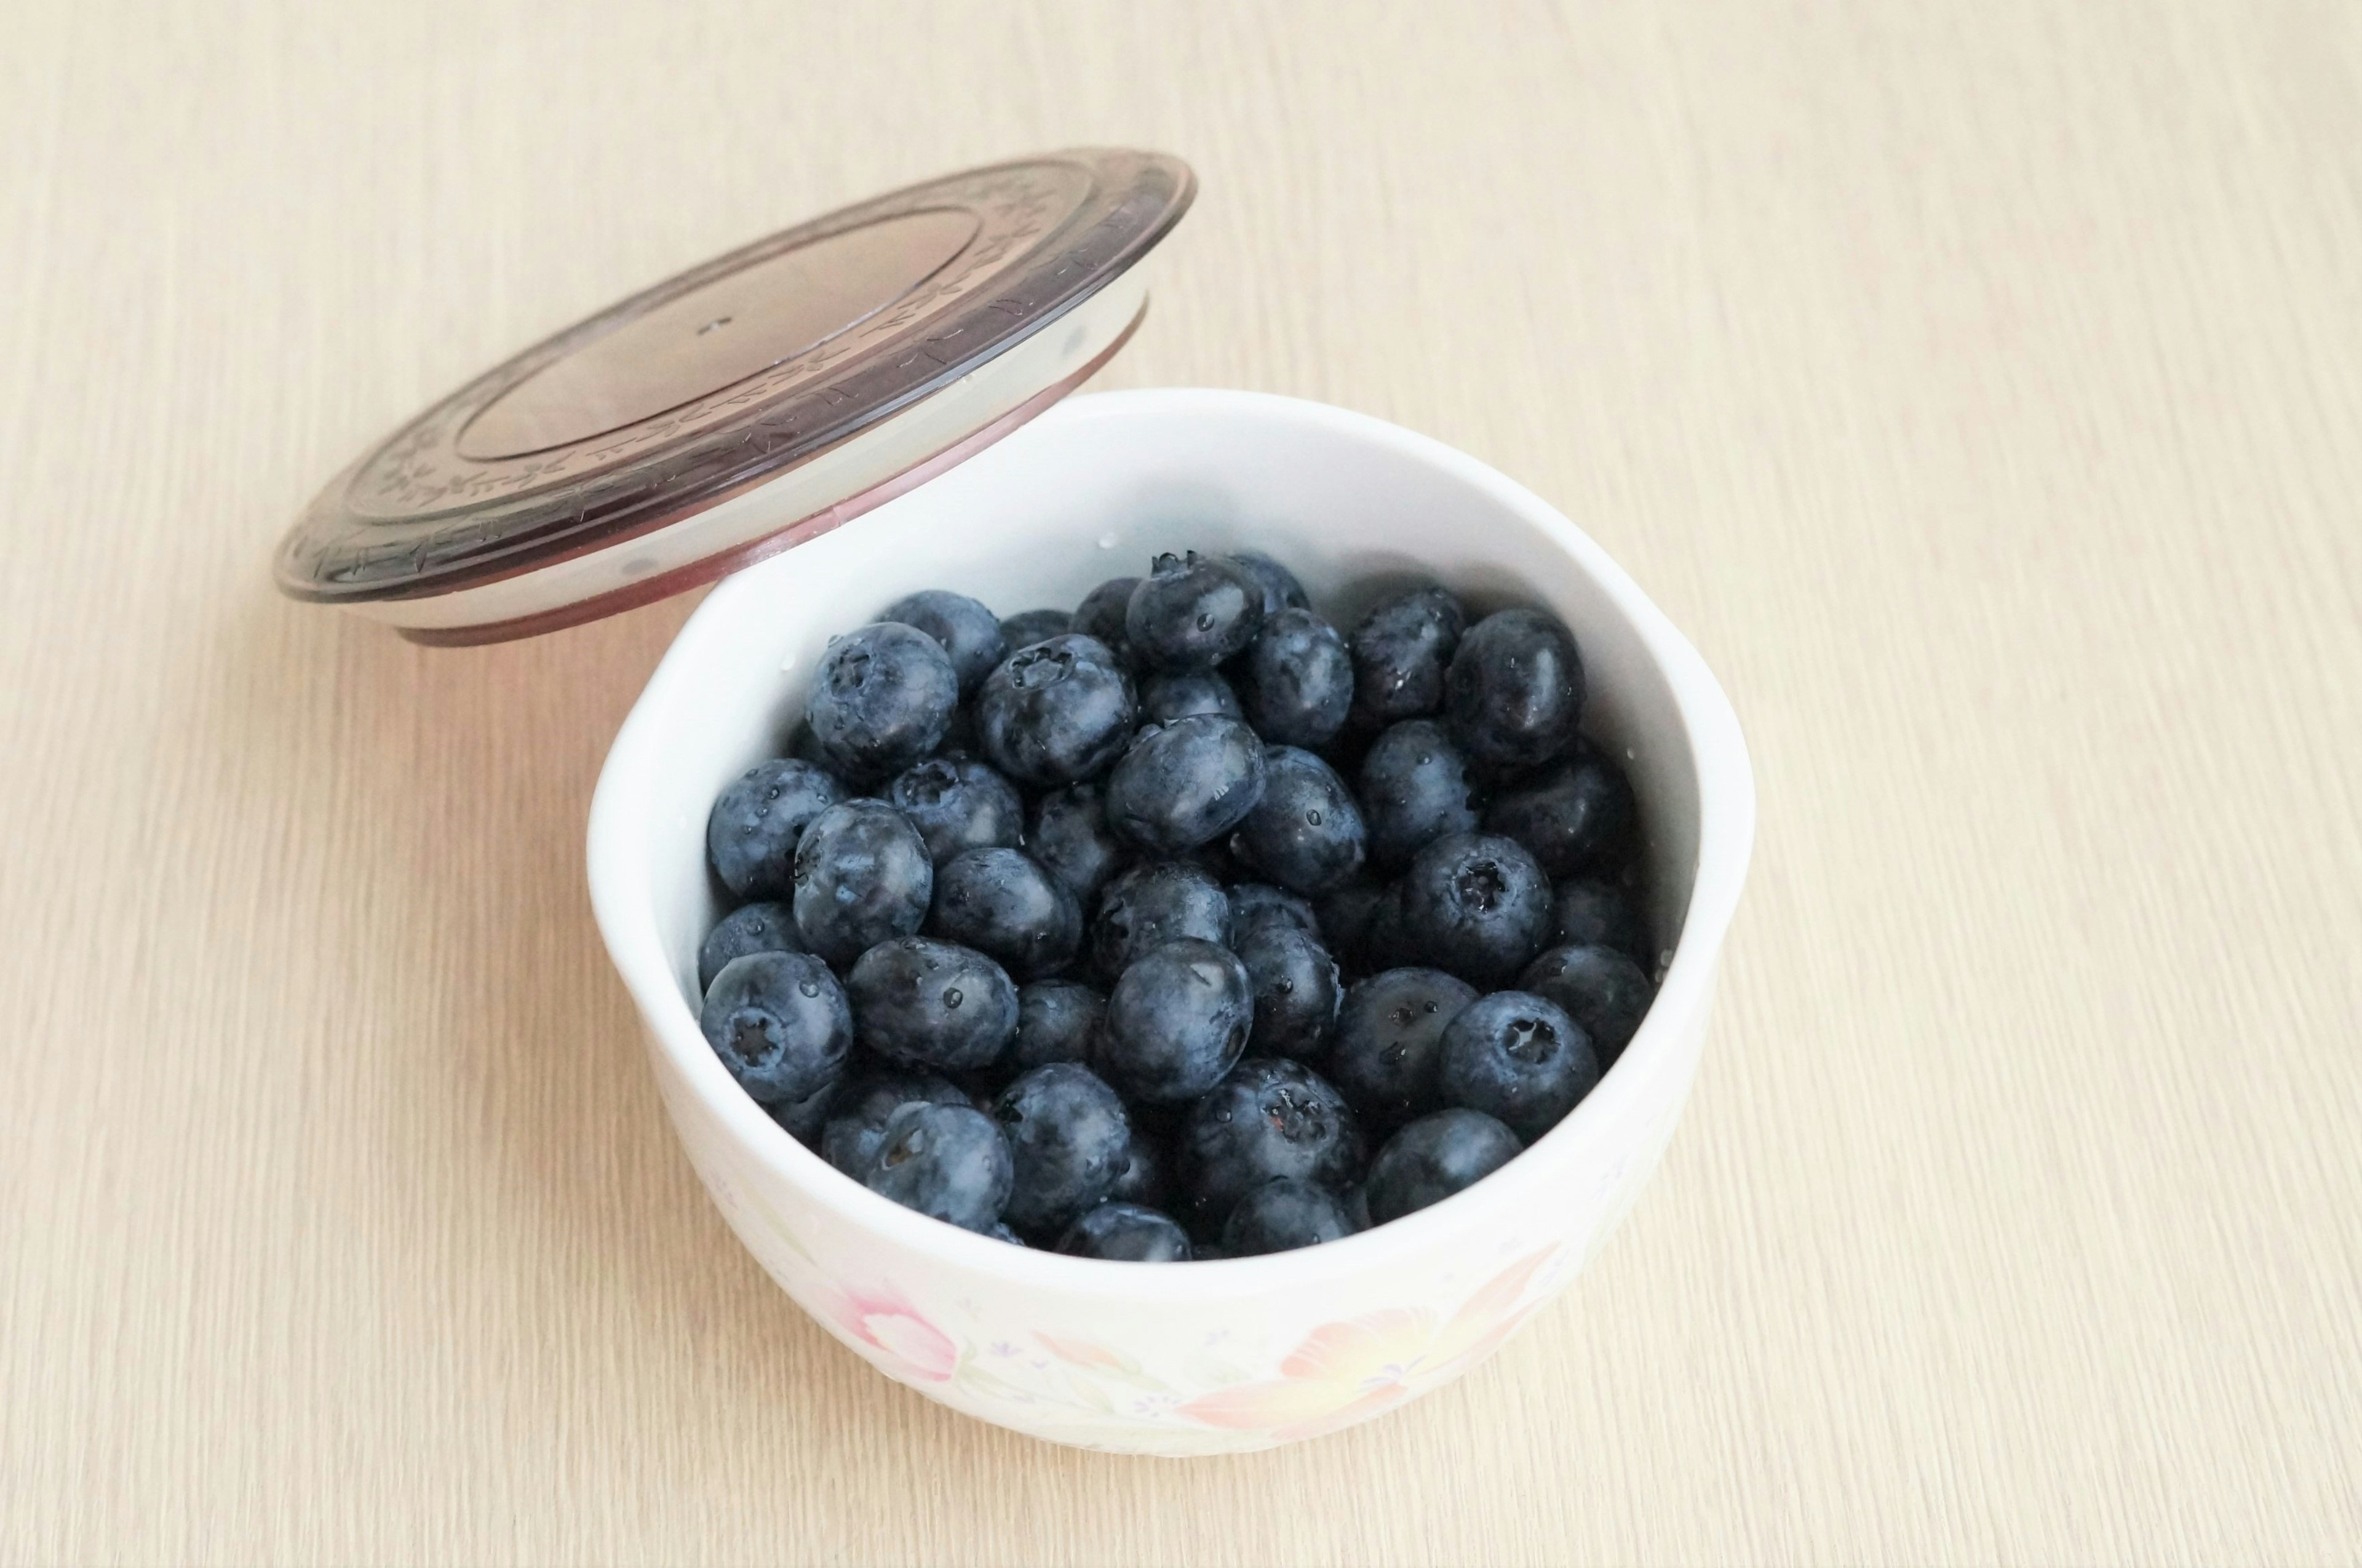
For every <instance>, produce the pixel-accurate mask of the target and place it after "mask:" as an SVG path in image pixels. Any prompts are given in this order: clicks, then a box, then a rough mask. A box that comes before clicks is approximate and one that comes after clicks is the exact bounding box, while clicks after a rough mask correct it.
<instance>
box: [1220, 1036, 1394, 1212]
mask: <svg viewBox="0 0 2362 1568" xmlns="http://www.w3.org/2000/svg"><path fill="white" fill-rule="evenodd" d="M1362 1154H1363V1148H1362V1131H1361V1123H1360V1121H1359V1120H1358V1119H1357V1118H1355V1116H1354V1115H1353V1112H1352V1108H1351V1107H1349V1106H1348V1105H1347V1104H1346V1103H1345V1099H1344V1097H1343V1096H1341V1095H1340V1094H1339V1093H1338V1092H1337V1090H1336V1088H1334V1087H1333V1086H1332V1085H1330V1083H1329V1082H1328V1081H1327V1080H1326V1079H1324V1078H1322V1077H1320V1076H1319V1074H1318V1073H1315V1072H1314V1071H1313V1070H1312V1069H1311V1068H1309V1067H1308V1066H1304V1064H1303V1063H1301V1062H1290V1061H1285V1060H1276V1059H1272V1058H1267V1057H1249V1058H1248V1059H1247V1060H1245V1061H1242V1062H1241V1063H1240V1064H1239V1065H1238V1066H1237V1068H1236V1069H1235V1070H1234V1071H1232V1072H1231V1074H1230V1076H1229V1077H1225V1078H1223V1079H1222V1080H1221V1081H1220V1083H1218V1084H1216V1085H1214V1086H1213V1087H1212V1088H1210V1089H1209V1090H1208V1091H1207V1092H1206V1093H1204V1094H1203V1095H1202V1096H1200V1097H1199V1099H1198V1102H1197V1103H1196V1104H1195V1105H1193V1106H1191V1107H1190V1108H1189V1118H1188V1121H1187V1122H1186V1123H1185V1124H1184V1125H1183V1127H1182V1132H1181V1146H1180V1156H1181V1158H1180V1165H1181V1183H1182V1187H1183V1189H1184V1190H1185V1191H1186V1192H1187V1195H1188V1205H1187V1218H1188V1223H1189V1229H1190V1231H1191V1232H1192V1233H1193V1234H1198V1235H1207V1236H1219V1235H1220V1234H1221V1230H1222V1222H1223V1221H1224V1220H1228V1219H1229V1218H1230V1214H1231V1205H1232V1204H1235V1203H1236V1202H1237V1201H1238V1200H1239V1199H1240V1198H1243V1197H1245V1196H1246V1195H1247V1194H1248V1193H1250V1192H1252V1191H1253V1190H1254V1189H1255V1188H1256V1187H1261V1186H1262V1185H1263V1184H1264V1183H1265V1182H1267V1181H1278V1180H1281V1179H1283V1178H1286V1179H1291V1180H1296V1181H1308V1182H1313V1183H1316V1184H1318V1185H1319V1186H1321V1187H1328V1188H1330V1189H1331V1190H1332V1191H1341V1190H1342V1189H1343V1188H1344V1187H1347V1186H1349V1185H1350V1184H1351V1183H1352V1182H1353V1181H1354V1180H1355V1179H1356V1178H1358V1177H1359V1176H1361V1174H1362Z"/></svg>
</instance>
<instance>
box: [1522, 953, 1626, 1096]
mask: <svg viewBox="0 0 2362 1568" xmlns="http://www.w3.org/2000/svg"><path fill="white" fill-rule="evenodd" d="M1518 989H1519V990H1521V991H1531V992H1533V993H1534V994H1535V995H1536V996H1539V997H1547V998H1549V999H1551V1001H1554V1002H1556V1003H1558V1005H1559V1006H1560V1007H1562V1008H1563V1009H1565V1010H1566V1015H1567V1016H1568V1017H1569V1018H1572V1019H1573V1020H1574V1021H1575V1022H1577V1023H1579V1024H1581V1025H1582V1026H1583V1032H1584V1033H1585V1034H1588V1035H1589V1036H1591V1048H1592V1050H1593V1051H1595V1052H1596V1053H1597V1054H1598V1056H1599V1066H1600V1069H1601V1071H1603V1072H1604V1071H1606V1069H1607V1068H1608V1067H1609V1066H1613V1065H1614V1064H1615V1061H1616V1058H1617V1057H1618V1056H1620V1055H1623V1054H1624V1047H1625V1046H1627V1045H1628V1044H1630V1043H1632V1036H1633V1035H1634V1034H1635V1033H1636V1032H1639V1028H1640V1020H1641V1019H1643V1018H1645V1017H1647V1016H1648V1012H1649V1004H1650V1002H1651V1001H1653V1000H1655V999H1656V995H1657V988H1656V987H1655V985H1653V984H1652V983H1650V979H1649V977H1648V976H1647V974H1645V973H1644V972H1642V970H1641V968H1640V966H1639V965H1638V964H1635V963H1634V962H1632V960H1631V958H1630V957H1629V956H1628V955H1626V954H1622V953H1618V952H1617V951H1616V950H1615V949H1614V948H1612V947H1553V948H1551V950H1550V951H1549V952H1547V953H1545V954H1543V955H1541V956H1540V957H1539V958H1537V959H1535V960H1534V961H1533V962H1532V963H1531V964H1529V965H1528V966H1527V967H1526V972H1525V973H1524V974H1523V975H1521V976H1519V977H1518Z"/></svg>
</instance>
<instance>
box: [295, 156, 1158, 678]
mask: <svg viewBox="0 0 2362 1568" xmlns="http://www.w3.org/2000/svg"><path fill="white" fill-rule="evenodd" d="M1195 190H1196V182H1195V180H1194V178H1193V177H1192V175H1191V174H1190V172H1189V169H1188V166H1187V164H1185V163H1183V162H1182V161H1181V160H1178V159H1175V158H1170V157H1166V156H1164V155H1163V154H1159V153H1151V152H1129V151H1120V150H1109V149H1081V150H1073V151H1065V152H1056V153H1049V154H1044V155H1043V156H1041V157H1037V158H1029V159H1025V160H1021V161H1018V162H1013V163H1005V164H999V165H995V166H994V167H991V168H988V169H978V170H974V171H969V172H967V173H964V174H955V175H952V176H949V177H947V178H944V179H940V180H933V181H930V182H926V183H924V184H921V185H913V186H911V187H910V188H908V189H906V190H901V191H898V192H895V193H892V194H891V195H886V196H880V197H877V199H875V200H872V201H868V202H864V203H862V204H859V205H857V206H852V207H847V208H844V210H842V211H839V212H835V213H832V214H830V215H827V216H825V217H822V218H816V219H813V220H812V221H811V222H809V223H804V224H800V225H798V226H795V227H793V228H790V229H787V230H784V231H782V232H780V233H778V234H775V235H772V236H770V237H768V238H766V239H760V240H757V241H756V242H755V243H754V244H752V245H748V246H745V247H744V248H740V249H738V250H735V251H733V252H731V253H730V254H729V255H726V256H723V257H720V258H718V259H714V260H712V261H709V262H707V263H706V264H704V265H703V266H701V267H698V268H695V269H692V270H691V271H687V272H684V273H682V274H680V275H679V277H676V278H673V279H671V280H669V281H668V282H663V283H659V284H657V286H656V287H654V288H651V289H648V290H646V291H644V292H642V293H638V294H635V295H634V296H632V297H631V298H630V299H627V300H624V301H623V302H622V303H620V304H615V305H613V306H611V307H609V308H608V309H606V310H604V311H602V312H600V313H599V314H598V315H594V316H591V317H590V319H589V320H587V321H584V322H582V323H580V324H579V325H578V326H572V327H569V328H568V329H567V330H566V331H564V332H561V333H559V334H557V336H556V337H551V338H549V339H547V340H546V341H545V342H542V343H539V344H536V345H535V346H534V347H533V348H528V349H526V350H525V351H524V353H522V354H519V355H517V356H516V357H515V358H514V359H510V360H508V361H507V362H506V363H504V364H502V365H500V366H498V367H496V368H495V369H493V370H489V371H487V372H486V373H484V374H483V375H481V376H479V377H477V378H476V379H475V380H474V381H470V382H469V383H468V384H467V385H466V386H464V387H461V388H460V389H459V390H458V392H453V393H452V394H451V395H449V396H448V397H446V398H444V399H443V400H442V401H441V402H439V403H436V404H435V405H434V406H432V407H430V408H428V409H426V410H425V412H424V413H422V414H419V415H417V417H415V418H414V419H412V420H411V421H410V422H409V423H408V424H406V425H403V427H402V428H401V429H399V430H397V431H395V432H394V433H393V434H392V436H389V437H388V438H387V439H386V440H384V441H383V442H381V443H380V444H379V445H378V446H377V447H375V448H373V449H372V450H370V452H369V453H368V454H367V455H365V456H363V457H362V458H360V460H359V461H358V462H356V463H354V464H353V465H352V467H351V468H349V469H346V470H345V472H344V473H342V474H340V475H338V476H337V479H336V480H335V481H334V482H332V483H331V484H330V485H329V486H328V487H327V488H326V490H324V491H321V493H320V495H319V496H318V498H317V499H315V501H314V502H312V504H311V507H310V508H309V509H308V510H307V511H306V512H305V513H304V517H303V518H302V519H301V521H299V522H298V523H297V524H296V525H295V526H294V527H293V528H292V529H291V530H289V532H288V534H287V536H286V538H285V539H284V540H282V541H281V545H280V547H279V554H278V559H277V577H278V581H279V585H280V587H281V590H282V591H285V592H286V593H288V594H290V595H291V596H292V597H294V598H297V599H304V600H310V601H314V602H320V603H327V604H337V605H341V606H344V607H347V608H349V609H352V610H354V611H356V612H358V613H362V614H365V615H369V616H370V617H372V618H374V619H378V620H382V621H386V622H388V623H390V624H393V625H394V626H395V627H396V628H397V629H399V630H400V631H402V633H403V635H405V636H410V637H414V638H416V639H418V640H420V641H425V642H436V643H472V642H491V641H499V640H502V639H504V638H509V637H516V636H527V635H534V634H535V633H538V632H543V631H549V630H554V629H556V628H557V627H559V626H565V625H571V624H576V623H579V622H581V621H585V620H590V619H593V618H596V617H598V616H601V615H608V614H613V613H615V612H617V611H619V610H624V609H629V608H631V607H633V606H635V605H638V604H644V603H646V602H650V601H652V600H655V599H658V598H661V597H663V596H665V595H667V594H670V593H676V592H679V591H681V590H683V589H686V588H690V587H694V586H696V585H698V584H700V583H703V582H709V581H712V580H713V579H715V578H718V577H720V576H722V575H723V574H724V573H726V572H729V571H733V570H735V569H738V568H739V567H742V566H745V565H746V564H748V563H749V562H751V561H754V560H757V559H760V558H762V557H764V556H766V555H769V554H772V553H774V552H776V551H778V550H781V549H785V548H788V547H791V546H793V545H795V544H798V543H800V542H801V541H802V540H804V539H807V538H811V537H812V536H815V535H818V534H821V533H823V532H825V531H827V530H828V529H829V528H832V527H834V526H835V525H838V524H839V523H842V522H844V521H845V520H846V519H847V518H849V517H853V516H855V515H857V514H858V513H861V512H863V511H866V510H867V509H868V508H869V507H871V506H874V505H877V503H878V502H882V501H885V500H887V499H889V498H890V497H892V496H894V495H896V494H900V492H901V491H904V490H907V489H909V488H911V486H912V485H914V484H917V483H919V482H921V481H922V480H924V479H925V478H927V477H928V476H929V475H932V474H933V473H937V472H940V471H942V469H944V468H945V467H947V466H949V465H951V464H953V463H955V462H958V461H960V460H962V459H963V458H966V457H967V456H968V455H970V454H971V453H973V452H975V451H977V450H978V449H979V448H981V447H984V446H986V445H988V444H989V443H990V442H992V441H995V440H998V439H999V437H1000V436H1003V435H1006V434H1007V433H1008V432H1009V431H1010V430H1012V429H1014V428H1016V427H1017V426H1018V425H1021V424H1023V423H1024V422H1025V420H1027V419H1029V418H1031V417H1032V415H1033V414H1038V413H1039V412H1041V410H1042V409H1043V408H1046V407H1048V406H1049V405H1050V404H1051V403H1054V402H1055V401H1057V399H1058V398H1060V397H1063V396H1064V395H1065V393H1066V392H1070V391H1072V390H1073V389H1074V388H1075V387H1076V386H1077V385H1079V384H1080V383H1081V382H1082V381H1084V380H1086V379H1087V377H1088V376H1089V375H1090V374H1091V373H1092V372H1093V371H1094V370H1098V367H1099V366H1100V365H1102V364H1104V363H1106V361H1107V360H1108V359H1109V357H1111V356H1112V355H1113V354H1114V353H1115V351H1116V350H1117V349H1118V348H1120V347H1121V346H1122V344H1123V341H1124V340H1125V339H1126V338H1127V337H1129V336H1130V335H1131V329H1132V328H1133V326H1136V325H1137V323H1138V321H1139V318H1140V315H1141V314H1142V312H1143V311H1144V310H1145V308H1146V293H1145V291H1144V288H1143V287H1142V282H1141V280H1140V279H1139V277H1138V276H1137V274H1134V273H1133V272H1132V271H1131V269H1132V268H1133V266H1134V264H1135V263H1137V262H1138V261H1139V260H1140V259H1141V258H1142V256H1144V255H1145V254H1147V252H1148V251H1149V249H1150V248H1153V246H1154V245H1155V244H1156V242H1157V241H1158V240H1159V239H1162V238H1163V237H1164V235H1165V234H1166V233H1167V232H1169V231H1170V230H1171V228H1172V227H1173V226H1174V224H1175V223H1176V222H1178V221H1179V219H1180V217H1181V215H1182V213H1183V212H1185V211H1186V210H1187V207H1188V205H1189V201H1190V198H1191V196H1192V195H1193V194H1194V193H1195ZM1053 328H1056V330H1052V329H1053Z"/></svg>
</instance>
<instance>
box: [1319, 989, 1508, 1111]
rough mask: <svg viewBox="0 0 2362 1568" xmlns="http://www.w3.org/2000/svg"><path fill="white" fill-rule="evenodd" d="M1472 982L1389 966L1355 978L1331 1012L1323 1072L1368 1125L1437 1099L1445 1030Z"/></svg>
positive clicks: (1430, 1106) (1471, 995) (1463, 1006)
mask: <svg viewBox="0 0 2362 1568" xmlns="http://www.w3.org/2000/svg"><path fill="white" fill-rule="evenodd" d="M1475 999H1476V988H1474V987H1473V986H1471V985H1469V984H1468V983H1467V982H1466V981H1465V980H1461V979H1455V978H1454V977H1451V976H1450V975H1447V974H1445V973H1444V972H1443V971H1442V970H1440V969H1420V968H1402V969H1388V970H1385V972H1383V973H1381V974H1376V975H1373V976H1371V977H1369V978H1368V979H1366V980H1361V981H1357V982H1356V983H1355V984H1354V985H1353V986H1352V988H1350V989H1348V990H1347V991H1346V993H1345V1000H1344V1003H1343V1005H1342V1006H1341V1007H1340V1008H1339V1009H1338V1010H1337V1027H1336V1030H1335V1031H1334V1032H1333V1036H1332V1041H1331V1043H1330V1050H1329V1061H1328V1064H1327V1066H1328V1073H1329V1078H1330V1082H1332V1083H1334V1084H1335V1085H1336V1086H1337V1089H1338V1092H1339V1093H1341V1094H1342V1095H1343V1096H1344V1097H1345V1099H1346V1101H1347V1102H1348V1103H1349V1104H1351V1105H1352V1108H1353V1109H1354V1110H1356V1111H1358V1112H1360V1113H1361V1116H1362V1118H1363V1121H1367V1122H1368V1123H1369V1124H1370V1125H1371V1126H1373V1127H1381V1128H1383V1127H1395V1126H1399V1125H1400V1124H1401V1123H1403V1122H1405V1121H1409V1120H1411V1119H1412V1118H1413V1117H1416V1116H1420V1115H1424V1114H1425V1113H1427V1112H1428V1111H1430V1110H1434V1109H1436V1108H1437V1107H1438V1106H1440V1104H1442V1102H1443V1101H1442V1088H1441V1074H1442V1065H1443V1032H1444V1031H1445V1030H1446V1029H1448V1028H1450V1027H1451V1021H1452V1020H1453V1019H1455V1018H1458V1017H1459V1016H1460V1015H1461V1013H1462V1012H1463V1011H1465V1010H1467V1009H1468V1007H1469V1005H1470V1004H1471V1003H1473V1001H1475Z"/></svg>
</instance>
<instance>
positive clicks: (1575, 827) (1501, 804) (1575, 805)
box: [1485, 742, 1639, 877]
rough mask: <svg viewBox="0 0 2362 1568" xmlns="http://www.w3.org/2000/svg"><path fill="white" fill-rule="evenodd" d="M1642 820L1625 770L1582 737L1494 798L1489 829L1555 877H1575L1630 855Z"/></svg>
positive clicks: (1613, 864) (1616, 863)
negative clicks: (1555, 761) (1570, 751)
mask: <svg viewBox="0 0 2362 1568" xmlns="http://www.w3.org/2000/svg"><path fill="white" fill-rule="evenodd" d="M1638 821H1639V809H1638V808H1637V807H1636V806H1635V805H1634V804H1633V801H1632V786H1631V785H1630V784H1628V783H1627V782H1625V778H1624V770H1623V769H1622V768H1620V767H1617V766H1616V764H1615V763H1613V762H1611V761H1609V760H1608V758H1607V757H1606V755H1604V754H1603V753H1601V752H1600V751H1599V750H1598V749H1597V748H1595V747H1594V746H1590V745H1583V744H1581V743H1580V742H1578V743H1577V745H1576V748H1575V755H1574V756H1572V757H1570V758H1568V759H1566V760H1564V761H1562V762H1561V763H1560V764H1559V765H1558V766H1557V767H1552V768H1551V770H1550V771H1549V772H1547V773H1545V774H1543V775H1542V776H1541V777H1540V778H1538V779H1535V780H1533V781H1532V782H1530V783H1527V784H1524V785H1521V786H1520V787H1518V788H1517V789H1515V790H1509V791H1507V793H1505V794H1503V795H1501V796H1500V797H1499V798H1498V799H1496V801H1494V802H1493V804H1492V805H1491V807H1490V808H1488V809H1487V810H1486V812H1485V831H1486V832H1487V833H1497V834H1505V835H1506V836H1507V837H1510V838H1514V839H1516V840H1517V841H1518V843H1519V844H1522V845H1525V846H1526V848H1527V849H1528V850H1529V851H1530V852H1532V855H1533V857H1534V860H1535V862H1536V863H1537V864H1539V865H1540V867H1541V868H1542V869H1543V870H1544V871H1545V872H1547V873H1549V874H1550V875H1551V876H1552V877H1571V876H1573V875H1574V874H1575V873H1577V872H1579V871H1597V870H1612V869H1615V868H1616V867H1620V866H1622V865H1623V864H1624V863H1625V862H1626V861H1628V859H1630V858H1631V855H1632V851H1633V849H1634V847H1635V845H1634V834H1635V831H1636V827H1637V823H1638Z"/></svg>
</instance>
